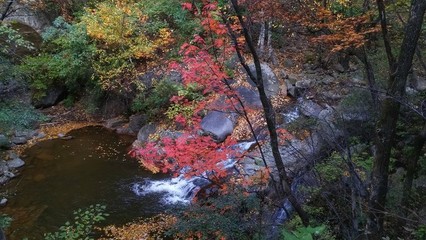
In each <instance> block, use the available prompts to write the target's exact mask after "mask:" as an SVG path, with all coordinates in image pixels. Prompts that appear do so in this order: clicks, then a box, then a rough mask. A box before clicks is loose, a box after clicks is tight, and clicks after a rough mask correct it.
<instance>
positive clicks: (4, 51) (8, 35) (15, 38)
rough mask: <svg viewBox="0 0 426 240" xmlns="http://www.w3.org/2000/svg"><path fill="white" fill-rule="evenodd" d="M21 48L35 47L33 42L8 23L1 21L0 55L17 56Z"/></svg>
mask: <svg viewBox="0 0 426 240" xmlns="http://www.w3.org/2000/svg"><path fill="white" fill-rule="evenodd" d="M19 48H26V49H29V50H31V49H34V46H33V44H32V43H31V42H29V41H27V40H25V39H24V37H23V36H22V35H21V34H20V33H19V32H18V31H16V30H15V29H13V28H12V27H10V26H9V25H7V24H1V23H0V55H4V56H12V57H15V56H16V52H17V50H18V49H19Z"/></svg>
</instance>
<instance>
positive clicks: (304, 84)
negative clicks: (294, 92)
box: [294, 79, 314, 89]
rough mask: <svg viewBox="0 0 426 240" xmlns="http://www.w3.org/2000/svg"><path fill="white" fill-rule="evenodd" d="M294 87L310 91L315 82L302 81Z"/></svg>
mask: <svg viewBox="0 0 426 240" xmlns="http://www.w3.org/2000/svg"><path fill="white" fill-rule="evenodd" d="M294 85H295V87H296V88H298V89H308V88H311V87H312V86H313V85H314V81H312V80H310V79H302V80H299V81H297V82H296V83H295V84H294Z"/></svg>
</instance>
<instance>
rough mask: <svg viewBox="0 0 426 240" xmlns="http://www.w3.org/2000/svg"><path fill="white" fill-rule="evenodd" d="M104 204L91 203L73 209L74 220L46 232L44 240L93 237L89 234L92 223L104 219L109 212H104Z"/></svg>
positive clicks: (76, 239)
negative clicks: (81, 207)
mask: <svg viewBox="0 0 426 240" xmlns="http://www.w3.org/2000/svg"><path fill="white" fill-rule="evenodd" d="M105 209H106V207H105V206H104V205H100V204H96V205H91V206H89V207H88V208H86V209H78V210H77V211H74V222H73V223H71V222H66V223H65V224H64V225H63V226H61V227H60V228H59V231H57V232H54V233H46V234H45V235H44V239H45V240H59V239H64V240H73V239H75V240H80V239H86V240H89V239H93V238H91V237H90V236H89V235H90V234H91V233H92V231H93V229H94V225H95V224H96V223H99V222H101V221H104V220H105V217H107V216H108V215H109V214H107V213H105Z"/></svg>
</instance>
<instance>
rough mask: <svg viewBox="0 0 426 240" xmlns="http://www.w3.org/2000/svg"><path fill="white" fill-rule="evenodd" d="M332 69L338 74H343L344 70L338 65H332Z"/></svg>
mask: <svg viewBox="0 0 426 240" xmlns="http://www.w3.org/2000/svg"><path fill="white" fill-rule="evenodd" d="M333 69H334V70H335V71H336V72H338V73H344V72H345V68H344V67H343V66H342V64H340V63H336V64H334V65H333Z"/></svg>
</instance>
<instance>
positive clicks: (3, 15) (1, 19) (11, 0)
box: [0, 0, 14, 21]
mask: <svg viewBox="0 0 426 240" xmlns="http://www.w3.org/2000/svg"><path fill="white" fill-rule="evenodd" d="M13 2H14V0H9V1H8V2H7V5H6V6H5V9H4V10H3V12H2V13H1V15H0V21H3V20H4V19H5V18H6V17H7V15H8V13H9V10H10V8H11V7H12V4H13Z"/></svg>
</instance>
